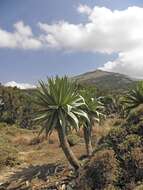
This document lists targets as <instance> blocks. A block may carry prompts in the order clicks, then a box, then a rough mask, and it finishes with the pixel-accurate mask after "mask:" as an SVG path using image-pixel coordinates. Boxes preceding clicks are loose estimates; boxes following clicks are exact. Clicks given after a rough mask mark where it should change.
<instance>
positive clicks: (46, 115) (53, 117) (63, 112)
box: [35, 77, 88, 135]
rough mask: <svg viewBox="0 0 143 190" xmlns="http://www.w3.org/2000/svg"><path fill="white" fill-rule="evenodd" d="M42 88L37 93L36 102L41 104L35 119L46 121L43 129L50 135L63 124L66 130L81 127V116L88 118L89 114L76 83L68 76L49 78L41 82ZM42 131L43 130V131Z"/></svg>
mask: <svg viewBox="0 0 143 190" xmlns="http://www.w3.org/2000/svg"><path fill="white" fill-rule="evenodd" d="M39 84H40V88H39V90H38V91H37V93H36V99H35V103H36V104H37V105H39V110H37V116H36V118H35V121H37V122H40V123H41V122H44V125H43V128H42V131H43V130H45V131H46V134H47V135H49V134H51V132H52V131H53V130H54V129H56V128H57V126H59V125H60V126H62V128H63V130H64V131H65V133H66V130H68V129H71V127H72V128H75V129H76V130H77V129H78V127H79V120H78V119H79V117H82V118H84V119H86V120H88V117H87V114H86V113H85V112H84V111H82V109H81V107H83V106H85V102H84V99H83V97H82V96H80V95H79V94H78V93H77V92H76V84H75V83H74V82H70V81H69V80H68V78H67V77H63V78H59V77H56V78H55V79H48V81H47V83H44V82H43V81H40V82H39ZM42 131H41V132H42Z"/></svg>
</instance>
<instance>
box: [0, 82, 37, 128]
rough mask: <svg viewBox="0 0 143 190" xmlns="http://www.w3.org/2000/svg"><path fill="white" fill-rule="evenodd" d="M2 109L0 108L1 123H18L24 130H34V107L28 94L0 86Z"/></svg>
mask: <svg viewBox="0 0 143 190" xmlns="http://www.w3.org/2000/svg"><path fill="white" fill-rule="evenodd" d="M0 97H1V103H2V107H1V108H0V120H1V122H7V123H8V124H14V123H18V124H19V125H20V127H22V128H32V125H33V123H32V113H33V112H34V106H33V104H32V102H31V98H30V96H28V94H27V92H25V91H22V90H20V89H17V88H11V87H3V86H0Z"/></svg>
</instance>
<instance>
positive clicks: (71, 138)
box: [67, 134, 80, 146]
mask: <svg viewBox="0 0 143 190" xmlns="http://www.w3.org/2000/svg"><path fill="white" fill-rule="evenodd" d="M67 139H68V142H69V145H70V146H75V145H76V144H78V143H79V141H80V138H79V136H77V135H76V134H70V135H68V136H67Z"/></svg>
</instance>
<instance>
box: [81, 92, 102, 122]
mask: <svg viewBox="0 0 143 190" xmlns="http://www.w3.org/2000/svg"><path fill="white" fill-rule="evenodd" d="M80 94H81V96H82V97H83V98H84V100H85V103H86V106H85V107H84V109H83V110H84V111H85V112H86V113H87V115H88V117H89V119H90V122H91V123H93V122H94V121H96V122H98V123H99V122H100V121H101V119H102V118H105V114H103V109H104V105H103V103H102V102H101V101H100V97H99V98H96V97H93V96H92V94H91V93H90V92H89V91H87V90H86V89H84V90H81V91H80ZM102 98H103V97H102Z"/></svg>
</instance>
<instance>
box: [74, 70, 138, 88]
mask: <svg viewBox="0 0 143 190" xmlns="http://www.w3.org/2000/svg"><path fill="white" fill-rule="evenodd" d="M73 79H74V80H77V81H78V82H79V83H80V84H88V85H96V87H97V88H98V89H104V90H109V91H110V90H125V89H129V88H131V87H133V86H134V85H135V83H136V80H135V79H132V78H130V77H128V76H126V75H123V74H119V73H113V72H107V71H102V70H95V71H92V72H87V73H84V74H81V75H78V76H75V77H73Z"/></svg>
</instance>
